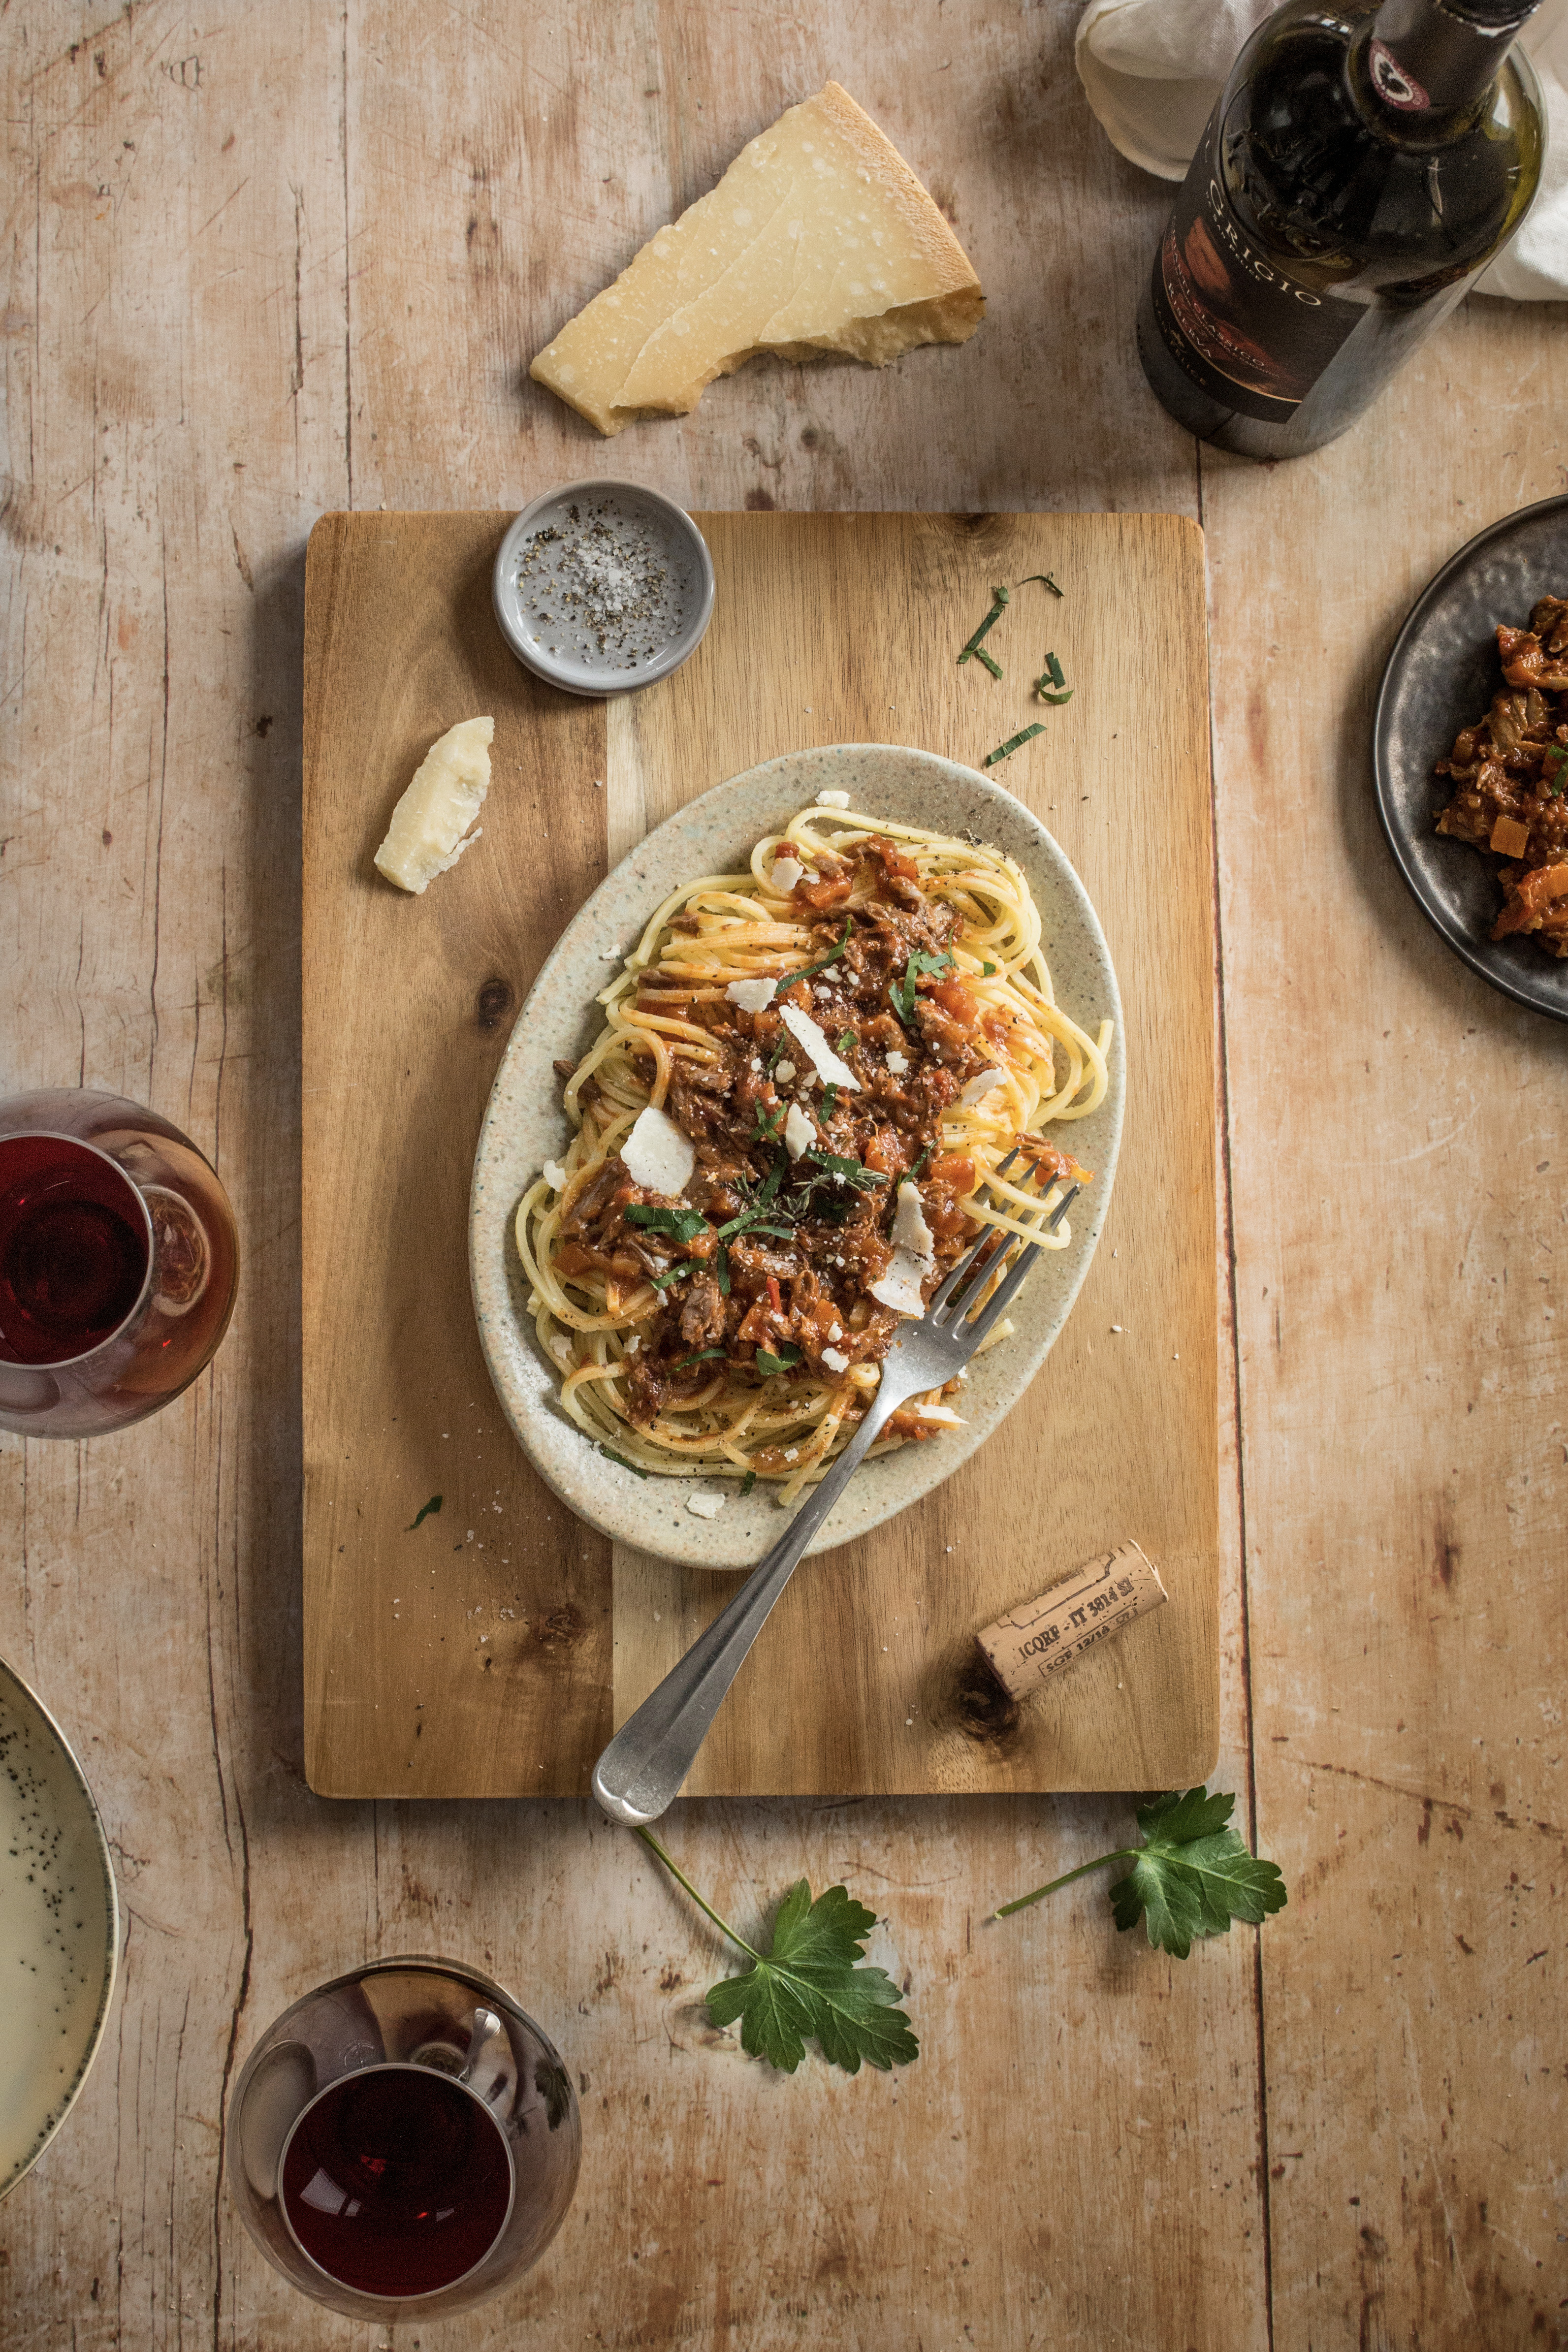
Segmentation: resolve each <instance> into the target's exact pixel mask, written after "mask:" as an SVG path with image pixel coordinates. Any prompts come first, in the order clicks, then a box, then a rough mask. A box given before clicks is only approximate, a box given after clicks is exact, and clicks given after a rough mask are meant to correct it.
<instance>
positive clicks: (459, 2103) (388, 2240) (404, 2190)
mask: <svg viewBox="0 0 1568 2352" xmlns="http://www.w3.org/2000/svg"><path fill="white" fill-rule="evenodd" d="M229 2124H230V2132H229V2143H228V2144H229V2148H230V2151H231V2155H230V2165H229V2181H230V2185H231V2187H232V2189H233V2191H234V2195H235V2198H236V2200H237V2203H238V2206H239V2210H240V2213H241V2215H242V2216H243V2218H244V2221H245V2224H246V2227H247V2229H248V2230H249V2231H250V2232H251V2234H252V2236H253V2237H254V2238H255V2239H256V2241H257V2243H258V2245H259V2246H260V2247H261V2249H262V2251H263V2252H264V2253H265V2254H266V2256H267V2258H268V2261H269V2262H270V2263H273V2264H274V2265H275V2266H276V2267H277V2269H279V2271H281V2273H283V2275H284V2277H285V2278H287V2279H288V2280H289V2283H290V2284H292V2285H294V2286H296V2287H298V2288H299V2289H300V2292H301V2294H308V2295H310V2296H312V2297H313V2298H314V2300H315V2301H316V2302H318V2303H324V2304H327V2305H330V2306H331V2309H332V2310H334V2311H341V2312H345V2313H347V2314H349V2315H351V2316H353V2317H355V2318H361V2319H378V2320H381V2321H384V2323H386V2325H387V2326H392V2325H394V2324H397V2325H399V2326H401V2325H402V2324H403V2323H404V2322H405V2321H411V2320H416V2319H437V2318H446V2317H448V2316H449V2315H451V2314H452V2313H454V2312H458V2311H468V2310H470V2309H471V2308H472V2307H473V2306H474V2305H476V2304H479V2303H483V2302H484V2301H485V2300H486V2298H487V2297H488V2296H489V2295H493V2294H499V2292H500V2289H501V2288H502V2287H505V2286H508V2285H510V2284H511V2282H512V2281H513V2280H515V2279H517V2278H519V2277H521V2274H522V2273H523V2272H524V2271H526V2270H528V2269H529V2268H530V2267H531V2265H532V2264H533V2263H536V2262H537V2261H538V2260H539V2258H540V2256H541V2254H542V2252H544V2249H545V2248H546V2246H548V2245H549V2243H550V2242H551V2240H552V2238H553V2237H554V2235H555V2232H556V2231H557V2230H558V2229H559V2228H560V2227H561V2223H562V2221H563V2219H564V2217H565V2213H566V2209H567V2207H568V2205H569V2204H570V2203H571V2201H572V2192H573V2189H574V2187H575V2185H576V2180H577V2163H578V2157H579V2153H580V2149H581V2121H580V2117H579V2116H578V2111H577V2101H576V2097H575V2095H574V2092H573V2088H572V2078H571V2076H570V2075H569V2074H568V2073H567V2071H566V2068H565V2066H564V2064H563V2062H562V2059H561V2055H560V2053H559V2052H558V2051H557V2050H556V2049H555V2048H554V2047H553V2046H552V2043H551V2042H550V2041H549V2040H548V2039H547V2038H546V2036H545V2035H544V2033H543V2032H542V2031H541V2029H540V2028H539V2027H538V2026H537V2025H536V2024H535V2023H534V2021H533V2020H532V2019H531V2017H529V2016H528V2014H527V2013H526V2011H523V2010H521V2009H520V2008H519V2007H518V2004H517V2002H516V2001H515V2000H513V1999H512V1997H511V1995H510V1993H509V1992H506V1991H504V1990H502V1988H501V1987H500V1985H498V1984H497V1983H495V1982H494V1980H493V1979H491V1978H489V1977H486V1976H482V1975H481V1974H480V1973H479V1971H478V1970H477V1969H468V1968H466V1967H464V1966H463V1965H462V1964H461V1963H460V1962H458V1961H456V1960H438V1959H422V1958H412V1957H408V1958H394V1959H383V1960H372V1961H369V1962H368V1963H367V1964H366V1965H365V1966H364V1967H363V1968H360V1969H354V1970H353V1973H352V1974H351V1975H349V1976H345V1977H335V1978H334V1979H332V1981H331V1983H330V1984H324V1985H320V1986H318V1987H317V1989H316V1990H315V1991H314V1992H309V1993H307V1994H306V1995H305V1996H304V1998H303V2000H297V2001H296V2002H295V2003H294V2005H293V2007H292V2008H291V2009H288V2010H285V2011H284V2013H283V2015H282V2016H281V2017H279V2019H278V2020H277V2021H275V2023H273V2024H272V2025H271V2026H270V2027H268V2031H267V2032H266V2033H264V2034H263V2035H262V2037H261V2040H260V2042H258V2044H257V2046H256V2048H255V2049H254V2050H253V2051H252V2052H251V2053H250V2056H249V2057H248V2058H247V2061H246V2063H245V2066H244V2068H243V2070H242V2072H241V2074H240V2077H239V2080H238V2082H237V2084H236V2085H235V2091H234V2097H233V2099H232V2101H231V2102H230V2105H229ZM399 2340H401V2339H399Z"/></svg>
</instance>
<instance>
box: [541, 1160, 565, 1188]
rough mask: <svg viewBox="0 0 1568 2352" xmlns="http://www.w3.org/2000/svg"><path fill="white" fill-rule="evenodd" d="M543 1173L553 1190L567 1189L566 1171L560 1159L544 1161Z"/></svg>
mask: <svg viewBox="0 0 1568 2352" xmlns="http://www.w3.org/2000/svg"><path fill="white" fill-rule="evenodd" d="M543 1175H544V1181H545V1182H546V1183H547V1184H548V1185H549V1187H550V1189H551V1191H552V1192H564V1191H565V1190H566V1171H565V1169H564V1168H563V1166H562V1165H561V1162H560V1161H559V1160H546V1161H545V1163H544V1169H543Z"/></svg>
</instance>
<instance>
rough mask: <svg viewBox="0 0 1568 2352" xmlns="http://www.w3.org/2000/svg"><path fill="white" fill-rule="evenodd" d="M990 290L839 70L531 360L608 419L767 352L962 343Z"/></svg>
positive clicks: (558, 388)
mask: <svg viewBox="0 0 1568 2352" xmlns="http://www.w3.org/2000/svg"><path fill="white" fill-rule="evenodd" d="M984 315H985V297H984V294H983V293H982V292H981V290H980V280H979V279H978V278H976V276H975V274H974V272H973V269H972V268H970V265H969V261H968V258H967V257H966V256H965V254H964V251H963V247H962V246H961V245H960V244H959V242H958V239H957V238H956V237H955V236H953V234H952V230H951V229H950V228H949V227H948V225H947V223H946V222H945V221H944V220H943V218H942V215H941V213H940V212H938V210H937V208H936V206H935V205H933V204H932V202H931V198H930V196H929V195H928V194H926V192H925V190H924V188H922V187H921V184H920V182H919V180H917V179H916V177H915V175H914V173H912V172H911V171H910V167H909V165H908V164H907V163H905V162H904V160H903V157H902V156H901V155H900V153H899V152H898V150H897V149H896V148H895V147H893V146H892V145H891V144H890V143H889V141H888V140H887V139H885V138H884V137H883V135H882V133H881V132H880V131H879V130H878V128H877V126H876V124H875V123H874V122H873V121H871V119H870V117H869V116H868V115H867V114H863V113H862V112H861V110H860V109H859V108H858V106H857V105H856V103H855V101H854V100H853V99H852V98H850V97H849V96H848V95H847V92H845V91H844V90H842V89H840V88H839V87H838V84H837V82H834V81H830V82H828V83H827V84H826V87H825V88H824V89H821V90H819V91H818V93H817V95H816V97H815V98H808V99H807V100H805V104H804V105H802V106H792V107H791V108H790V109H789V110H788V111H787V113H784V114H781V115H780V117H779V119H778V121H776V122H775V123H774V124H773V128H772V130H770V131H763V132H762V133H761V135H760V136H759V137H758V138H755V139H753V140H752V142H751V143H750V145H748V146H745V147H742V150H741V152H740V153H739V155H737V156H736V158H735V160H734V162H733V163H731V166H730V168H729V170H728V171H727V172H726V173H725V174H724V176H723V178H722V179H721V181H720V183H719V184H718V186H717V187H716V188H715V189H714V190H713V191H712V193H711V194H710V195H706V196H703V197H700V199H699V201H698V202H697V203H696V204H694V205H690V206H689V208H688V210H687V211H685V212H684V213H682V214H681V215H680V218H679V220H678V221H677V222H676V223H675V224H674V226H673V227H669V228H661V229H660V230H659V232H658V236H655V237H654V238H653V240H652V241H651V243H650V244H647V245H645V246H644V247H643V249H642V251H641V252H640V253H639V254H638V255H637V257H636V259H635V260H634V261H633V262H632V263H631V265H630V267H629V268H626V269H624V270H623V271H622V272H621V274H620V276H619V277H618V278H616V282H615V284H614V285H613V286H610V287H607V288H606V289H605V291H604V293H602V294H600V295H597V296H595V299H594V300H593V301H592V302H590V303H589V305H588V307H587V309H586V310H580V311H579V312H578V314H577V316H576V318H574V320H572V321H571V322H570V324H569V325H567V326H565V327H563V329H562V331H561V332H560V334H558V335H557V336H556V338H555V340H554V341H553V342H552V343H549V344H547V345H546V346H545V348H544V350H543V351H542V352H540V354H539V356H538V358H537V359H536V360H535V361H534V362H533V365H532V367H531V369H530V371H529V373H531V375H532V376H533V377H534V378H535V380H536V381H537V382H538V383H542V384H548V386H549V387H550V389H551V391H552V392H553V393H556V394H559V396H560V397H561V398H562V399H563V400H564V401H565V402H567V403H568V404H569V405H570V406H571V407H573V408H575V409H576V410H577V411H578V412H579V414H580V415H584V416H585V417H587V419H588V420H589V422H590V424H593V425H597V426H598V428H599V430H600V432H601V433H603V434H605V435H610V434H615V433H619V432H621V431H622V430H623V429H624V428H625V426H626V425H629V424H630V423H631V422H632V420H633V418H634V417H635V416H637V415H638V414H639V413H641V412H643V411H646V410H649V409H651V410H656V411H658V412H660V413H662V414H664V415H673V416H684V415H686V413H687V412H688V410H689V409H693V408H695V407H696V405H697V404H698V402H699V401H700V399H701V397H702V394H703V392H704V391H705V390H706V388H707V386H708V385H709V384H710V383H712V381H713V379H714V377H715V376H719V375H730V374H732V373H733V372H734V370H735V369H736V368H738V367H740V366H742V363H743V362H745V361H747V360H749V359H752V358H753V357H754V356H755V355H756V354H757V353H758V352H777V353H778V355H779V357H780V358H781V359H788V360H797V361H798V360H808V359H815V358H816V357H817V356H818V355H819V354H820V353H822V352H844V353H845V354H846V355H847V357H848V358H850V359H858V360H865V361H867V362H869V364H870V365H871V366H873V367H884V366H886V364H887V362H889V360H893V359H897V358H898V356H899V354H900V352H906V351H909V350H910V348H911V347H912V346H913V345H914V344H916V343H962V342H965V341H967V340H968V338H969V337H970V336H971V335H972V334H973V332H974V330H975V328H976V327H977V326H978V325H979V324H980V321H981V320H982V319H983V318H984Z"/></svg>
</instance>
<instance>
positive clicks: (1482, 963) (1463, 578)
mask: <svg viewBox="0 0 1568 2352" xmlns="http://www.w3.org/2000/svg"><path fill="white" fill-rule="evenodd" d="M1546 595H1552V596H1563V595H1568V498H1560V499H1542V502H1541V504H1540V505H1539V506H1533V507H1524V508H1522V509H1521V511H1520V512H1519V513H1518V514H1511V515H1505V516H1504V517H1503V519H1502V520H1501V521H1500V522H1494V523H1493V524H1492V525H1491V527H1490V529H1489V530H1483V531H1481V532H1480V533H1479V536H1478V537H1477V538H1475V539H1472V540H1471V541H1469V543H1468V546H1465V547H1461V548H1460V550H1459V551H1458V555H1456V556H1454V557H1453V558H1452V559H1451V560H1450V561H1449V562H1447V563H1446V564H1445V565H1444V566H1443V569H1442V571H1441V572H1438V574H1437V576H1436V579H1435V580H1433V581H1431V582H1429V583H1428V584H1427V585H1426V587H1425V588H1424V589H1423V590H1422V592H1421V594H1420V595H1419V596H1418V597H1417V598H1416V600H1415V604H1414V605H1413V606H1412V608H1411V613H1410V617H1409V619H1408V620H1407V621H1406V622H1405V626H1404V627H1403V628H1402V629H1401V630H1400V632H1399V635H1398V636H1397V637H1396V638H1395V639H1394V651H1393V652H1392V653H1391V654H1390V656H1389V657H1388V667H1387V668H1386V669H1385V670H1384V674H1383V687H1382V690H1381V692H1380V693H1379V695H1378V698H1377V714H1376V717H1375V719H1373V762H1374V767H1375V772H1376V778H1377V810H1378V814H1379V815H1380V816H1381V817H1382V819H1383V829H1384V833H1385V834H1386V835H1388V845H1389V847H1390V848H1391V849H1392V850H1393V852H1394V857H1395V858H1396V859H1397V861H1398V865H1399V870H1400V872H1401V873H1402V874H1403V875H1404V877H1405V880H1406V882H1408V884H1409V885H1410V887H1411V890H1412V891H1413V893H1414V894H1415V901H1416V904H1417V905H1418V906H1419V907H1420V908H1421V911H1422V913H1423V914H1424V915H1425V916H1426V919H1427V921H1428V922H1429V923H1431V924H1432V925H1433V926H1434V928H1435V929H1436V930H1438V931H1440V932H1441V933H1442V935H1443V937H1444V939H1445V940H1447V942H1448V945H1449V946H1450V947H1451V948H1452V949H1453V950H1454V953H1455V954H1456V955H1457V956H1458V957H1460V958H1461V959H1462V960H1463V961H1465V962H1466V963H1468V965H1469V967H1470V970H1471V971H1477V972H1479V974H1480V976H1481V978H1482V979H1483V980H1486V981H1489V982H1491V984H1492V986H1493V987H1494V988H1498V989H1500V990H1501V991H1502V993H1503V994H1504V995H1505V996H1511V997H1512V998H1513V1000H1514V1002H1515V1003H1518V1004H1528V1005H1529V1006H1530V1007H1531V1011H1532V1012H1536V1013H1547V1014H1549V1015H1550V1017H1551V1018H1552V1020H1553V1021H1568V957H1562V958H1560V957H1557V956H1552V955H1548V953H1547V952H1546V950H1545V949H1544V948H1542V947H1541V946H1539V945H1538V944H1537V942H1536V941H1535V940H1531V939H1511V940H1493V939H1492V938H1491V936H1490V933H1491V928H1492V925H1493V923H1494V922H1495V921H1496V920H1497V917H1498V910H1499V908H1500V906H1501V905H1502V893H1501V892H1500V889H1499V888H1498V886H1497V883H1496V881H1495V880H1494V879H1493V875H1494V871H1495V868H1494V865H1493V861H1492V860H1491V859H1490V858H1489V857H1487V856H1483V855H1482V854H1481V853H1480V852H1479V851H1478V850H1475V849H1472V848H1471V847H1470V846H1469V845H1468V842H1463V841H1450V840H1449V839H1448V838H1447V835H1444V834H1440V833H1439V832H1438V831H1437V830H1436V820H1437V815H1438V813H1439V811H1440V810H1441V808H1442V807H1443V804H1444V803H1445V801H1447V798H1448V793H1447V789H1446V779H1444V778H1443V777H1441V776H1435V775H1434V774H1433V772H1432V769H1433V765H1434V763H1435V762H1436V761H1438V760H1442V759H1446V758H1447V755H1448V752H1449V751H1451V750H1452V748H1453V742H1454V738H1455V736H1456V735H1457V734H1458V731H1459V730H1460V728H1461V727H1464V726H1466V725H1468V722H1469V721H1470V720H1471V719H1479V717H1480V715H1481V713H1482V712H1483V711H1484V710H1485V709H1487V708H1488V706H1489V703H1490V701H1491V698H1492V697H1493V695H1494V694H1495V693H1496V692H1497V690H1498V688H1499V687H1500V684H1501V682H1502V678H1501V672H1500V668H1499V667H1498V657H1497V641H1496V638H1495V636H1494V635H1493V631H1494V630H1495V629H1496V628H1497V625H1498V624H1499V622H1500V621H1506V622H1508V623H1509V624H1510V625H1511V626H1513V627H1514V628H1521V627H1522V626H1523V625H1524V623H1525V622H1526V621H1527V620H1528V619H1529V617H1530V608H1531V605H1532V604H1534V603H1535V601H1536V599H1537V597H1538V596H1546Z"/></svg>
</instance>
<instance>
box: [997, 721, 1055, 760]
mask: <svg viewBox="0 0 1568 2352" xmlns="http://www.w3.org/2000/svg"><path fill="white" fill-rule="evenodd" d="M1045 731H1046V730H1045V729H1044V728H1043V727H1042V726H1041V724H1040V722H1039V720H1038V719H1036V721H1035V723H1034V725H1033V726H1032V727H1020V728H1019V730H1018V732H1017V733H1016V735H1009V736H1008V738H1007V740H1006V741H1005V743H998V744H997V746H996V749H995V750H994V751H987V752H986V754H985V759H984V765H985V766H986V767H987V768H994V766H995V765H996V762H997V761H998V760H1005V759H1007V758H1009V757H1010V756H1011V754H1012V753H1013V752H1015V751H1017V750H1018V748H1019V746H1020V745H1021V744H1024V743H1026V742H1028V740H1029V739H1030V737H1031V736H1034V735H1043V734H1044V733H1045Z"/></svg>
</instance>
